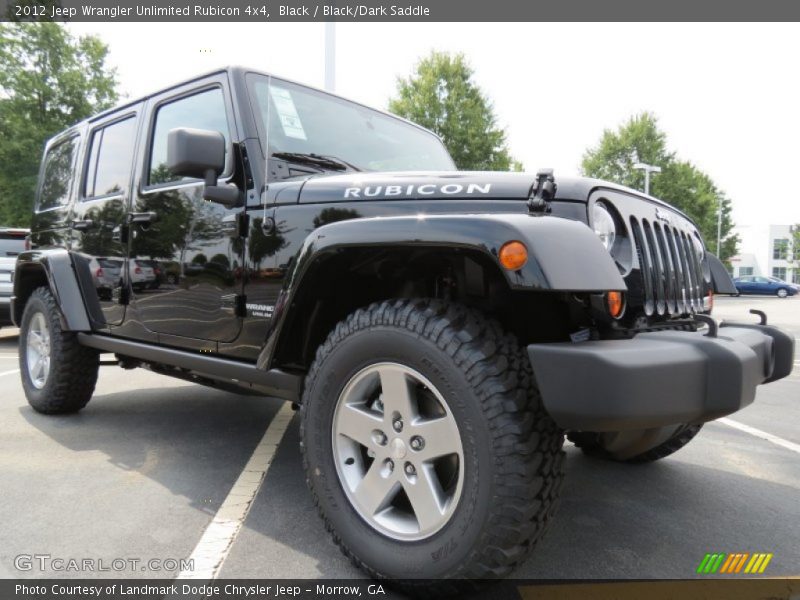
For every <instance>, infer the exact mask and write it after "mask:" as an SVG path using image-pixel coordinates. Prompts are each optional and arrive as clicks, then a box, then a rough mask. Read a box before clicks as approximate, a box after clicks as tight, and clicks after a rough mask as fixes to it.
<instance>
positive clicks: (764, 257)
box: [731, 225, 800, 283]
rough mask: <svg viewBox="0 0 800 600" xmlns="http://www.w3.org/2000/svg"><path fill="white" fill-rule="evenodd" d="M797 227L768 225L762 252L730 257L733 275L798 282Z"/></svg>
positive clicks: (799, 267)
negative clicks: (795, 236) (795, 239)
mask: <svg viewBox="0 0 800 600" xmlns="http://www.w3.org/2000/svg"><path fill="white" fill-rule="evenodd" d="M796 227H797V226H796V225H770V226H769V234H768V236H767V238H766V239H767V244H766V246H765V247H764V249H763V252H759V253H757V254H755V253H742V254H738V255H737V256H734V257H732V258H731V267H732V275H733V276H734V277H746V276H748V275H766V276H769V277H777V278H778V279H783V280H784V281H788V282H790V283H800V243H796V242H795V241H794V232H795V230H796Z"/></svg>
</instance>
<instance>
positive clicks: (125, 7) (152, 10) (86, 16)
mask: <svg viewBox="0 0 800 600" xmlns="http://www.w3.org/2000/svg"><path fill="white" fill-rule="evenodd" d="M0 20H4V21H39V20H53V21H60V22H68V21H90V22H92V21H93V22H116V21H119V22H136V21H140V22H156V21H169V22H203V21H222V22H225V21H227V22H255V23H258V22H268V21H279V22H289V21H293V22H303V21H306V22H315V21H352V22H394V21H397V22H400V21H414V22H426V21H428V22H504V21H510V22H520V21H524V22H548V21H595V22H612V21H614V22H617V21H623V22H634V21H683V22H698V21H700V22H719V21H728V22H737V21H798V20H800V2H797V1H795V0H759V1H757V2H756V1H755V0H727V1H726V0H699V1H698V0H361V1H349V0H274V1H273V0H141V1H137V0H55V1H54V0H40V1H36V0H0ZM531 33H532V38H531V39H532V40H533V39H534V37H535V36H534V35H533V31H532V32H531Z"/></svg>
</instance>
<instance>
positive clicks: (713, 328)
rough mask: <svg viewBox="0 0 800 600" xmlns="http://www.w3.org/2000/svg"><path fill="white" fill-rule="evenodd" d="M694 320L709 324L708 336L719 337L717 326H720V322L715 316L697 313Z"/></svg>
mask: <svg viewBox="0 0 800 600" xmlns="http://www.w3.org/2000/svg"><path fill="white" fill-rule="evenodd" d="M694 320H695V321H699V322H700V323H705V324H706V325H708V333H707V334H706V337H710V338H715V337H717V328H718V327H719V324H718V323H717V321H716V320H715V319H714V318H713V317H709V316H708V315H695V316H694Z"/></svg>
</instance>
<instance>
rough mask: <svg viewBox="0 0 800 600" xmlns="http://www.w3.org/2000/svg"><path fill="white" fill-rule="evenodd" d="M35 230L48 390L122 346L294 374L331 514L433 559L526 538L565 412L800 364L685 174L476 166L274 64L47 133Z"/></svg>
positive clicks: (551, 481) (170, 366)
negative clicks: (678, 199)
mask: <svg viewBox="0 0 800 600" xmlns="http://www.w3.org/2000/svg"><path fill="white" fill-rule="evenodd" d="M31 235H32V239H31V241H32V248H31V249H30V250H29V251H26V252H22V253H21V254H20V255H19V258H18V260H17V265H16V271H15V273H14V282H13V284H14V288H13V298H12V316H13V318H14V320H15V322H16V323H18V324H19V326H20V327H21V337H20V366H21V376H22V383H23V386H24V389H25V393H26V395H27V398H28V400H29V402H30V404H31V405H32V406H33V408H35V409H36V410H38V411H40V412H43V413H67V412H73V411H77V410H80V409H81V408H83V407H84V406H85V405H86V403H87V402H88V401H89V399H90V398H91V396H92V392H93V390H94V386H95V381H96V379H97V372H98V364H99V359H98V357H99V354H100V353H103V352H106V353H113V354H115V355H116V357H117V360H118V364H119V366H121V367H122V368H126V369H129V368H133V367H147V368H149V369H151V370H153V371H155V372H157V373H163V374H165V375H172V376H175V377H180V378H183V379H187V380H190V381H195V382H197V383H202V384H205V385H210V386H216V387H219V388H221V389H225V390H232V391H237V392H242V393H249V394H257V395H262V396H273V397H277V398H282V399H285V400H288V401H291V402H293V403H296V405H297V406H298V407H299V410H300V415H301V418H302V421H301V427H300V429H301V445H302V452H303V460H304V465H305V470H306V477H307V480H308V485H309V487H310V489H311V493H312V495H313V498H314V501H315V502H316V504H317V505H318V507H319V512H320V514H321V516H322V518H323V519H324V520H325V524H326V526H327V528H328V529H329V530H330V532H331V534H332V536H333V539H334V540H335V541H336V543H337V544H339V546H340V547H341V548H342V550H343V551H344V552H345V553H346V554H347V555H348V556H349V557H351V558H352V560H353V561H354V562H355V563H356V564H357V565H359V566H360V567H361V568H363V569H365V570H366V571H367V572H368V573H369V574H371V575H372V576H374V577H379V578H391V579H402V580H405V583H403V584H402V585H404V586H406V589H413V587H414V585H415V584H414V581H413V580H414V579H423V578H425V579H439V580H441V583H440V584H439V585H440V587H441V589H443V590H453V589H459V586H462V585H463V586H466V585H471V583H468V580H475V579H485V578H493V577H500V576H504V575H506V574H508V573H510V572H511V571H512V569H513V568H514V567H515V566H516V565H518V564H519V563H520V562H521V561H523V560H525V557H526V556H527V554H528V553H529V552H530V551H531V549H532V548H533V546H534V544H535V542H536V541H537V540H538V539H539V538H540V537H541V534H542V532H543V531H544V529H545V528H546V526H547V524H548V522H549V521H550V518H551V516H552V515H553V512H554V509H555V506H556V501H557V498H558V495H559V490H560V487H561V481H562V478H563V452H562V443H563V438H564V435H565V433H566V435H567V436H569V437H570V439H572V440H574V441H575V442H576V443H577V444H578V445H579V446H581V447H582V448H583V449H584V450H585V451H587V452H591V453H595V454H599V455H602V456H605V457H607V458H608V459H610V460H617V461H628V462H630V461H633V462H642V461H652V460H655V459H658V458H662V457H664V456H666V455H668V454H670V453H672V452H674V451H676V450H678V449H679V448H681V447H682V446H683V445H685V444H687V443H688V442H689V441H690V440H691V439H692V438H693V437H694V436H695V435H696V434H697V432H698V430H699V429H700V428H701V427H702V424H703V423H704V422H707V421H709V420H712V419H716V418H718V417H721V416H723V415H727V414H730V413H732V412H734V411H737V410H739V409H740V408H742V407H744V406H747V405H748V404H750V403H751V402H752V401H753V399H754V396H755V390H756V386H758V385H760V384H763V383H768V382H771V381H775V380H777V379H780V378H782V377H786V376H787V375H788V374H789V373H790V371H791V369H792V364H793V354H794V340H793V338H792V337H790V336H788V335H787V334H785V333H784V332H782V331H780V330H779V329H776V328H774V327H772V326H770V325H768V324H767V322H766V316H765V315H763V314H760V318H759V319H756V318H754V319H753V322H752V323H722V324H719V323H717V322H715V321H714V320H713V319H712V318H711V317H710V316H709V313H710V311H711V305H712V299H713V294H714V292H717V293H722V294H735V293H736V288H735V287H734V286H733V284H732V283H731V281H730V278H729V277H728V275H727V273H726V272H725V269H724V268H723V266H722V264H721V263H720V261H719V260H718V259H717V258H716V257H714V256H713V255H712V254H710V253H709V252H708V251H707V249H706V247H705V245H704V244H703V241H702V240H701V239H700V237H699V235H698V232H697V228H696V226H695V225H694V224H693V223H692V222H691V220H689V219H688V218H687V217H686V216H685V215H684V214H682V213H681V212H679V211H677V210H675V209H674V208H672V207H671V206H669V205H668V204H665V203H663V202H661V201H659V200H657V199H655V198H652V197H649V196H644V195H642V194H640V193H638V192H636V191H634V190H630V189H626V188H622V187H619V186H616V185H613V184H609V183H605V182H602V181H597V180H590V179H561V178H557V177H554V176H553V174H552V172H549V171H540V172H539V173H537V174H536V175H531V174H525V173H484V172H477V173H476V172H460V171H457V170H456V169H455V167H454V164H453V161H452V159H451V158H450V156H449V155H448V153H447V152H446V150H445V148H444V146H443V144H442V142H441V140H440V139H439V138H437V137H436V136H435V135H433V134H432V133H430V132H429V131H426V130H424V129H422V128H420V127H418V126H416V125H414V124H412V123H409V122H407V121H404V120H402V119H399V118H396V117H394V116H392V115H388V114H386V113H382V112H380V111H376V110H373V109H370V108H367V107H365V106H362V105H360V104H357V103H354V102H351V101H347V100H344V99H342V98H339V97H337V96H334V95H331V94H328V93H324V92H321V91H318V90H314V89H311V88H308V87H305V86H301V85H297V84H295V83H291V82H289V81H285V80H282V79H278V78H275V77H271V76H269V75H266V74H262V73H259V72H256V71H252V70H248V69H242V68H230V69H224V70H219V71H216V72H213V73H210V74H208V75H205V76H202V77H198V78H196V79H193V80H191V81H187V82H184V83H181V84H179V85H176V86H174V87H171V88H168V89H165V90H163V91H160V92H158V93H156V94H153V95H151V96H148V97H146V98H142V99H140V100H136V101H133V102H130V103H128V104H126V105H124V106H121V107H118V108H115V109H113V110H109V111H106V112H104V113H102V114H99V115H97V116H96V117H94V118H92V119H89V120H87V121H84V122H81V123H79V124H77V125H75V126H74V127H71V128H70V129H68V130H67V131H64V132H63V133H61V134H59V135H57V136H56V137H54V138H53V139H52V140H50V141H49V142H48V144H47V146H46V148H45V153H44V158H43V161H42V166H41V173H40V176H39V186H38V191H37V197H36V212H35V215H34V217H33V228H32V233H31ZM137 269H138V271H137ZM757 321H760V323H757ZM444 580H452V581H444ZM418 585H419V584H418ZM425 585H426V586H428V585H429V584H428V583H426V584H425ZM426 589H430V588H429V587H426Z"/></svg>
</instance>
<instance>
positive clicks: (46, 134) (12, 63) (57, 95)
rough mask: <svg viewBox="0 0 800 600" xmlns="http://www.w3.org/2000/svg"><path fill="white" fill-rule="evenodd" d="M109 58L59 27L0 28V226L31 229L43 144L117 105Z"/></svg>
mask: <svg viewBox="0 0 800 600" xmlns="http://www.w3.org/2000/svg"><path fill="white" fill-rule="evenodd" d="M107 54H108V48H107V47H106V46H105V44H103V43H102V42H101V41H100V40H99V39H98V38H96V37H94V36H83V37H80V38H78V39H76V38H75V37H73V36H72V35H70V33H69V32H68V31H67V30H66V29H65V28H64V27H63V26H62V25H59V24H57V23H13V24H0V64H2V65H3V67H2V69H0V197H1V198H2V199H3V201H2V202H0V223H1V224H3V225H17V226H27V225H28V224H29V222H30V217H31V213H32V207H33V196H34V190H35V187H36V177H37V174H38V170H39V162H40V160H41V157H42V150H43V148H44V143H45V141H46V140H47V139H48V138H50V137H51V136H53V135H54V134H56V133H58V132H59V131H61V130H63V129H65V128H66V127H68V126H70V125H72V124H74V123H76V122H78V121H80V120H82V119H85V118H86V117H89V116H91V115H92V114H94V113H96V112H98V111H99V110H102V109H103V108H107V107H108V106H110V105H112V104H113V103H114V102H115V101H116V99H117V92H116V83H117V82H116V72H115V71H114V70H113V69H110V68H109V67H108V66H107V65H106V57H107Z"/></svg>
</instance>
